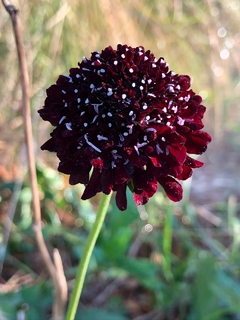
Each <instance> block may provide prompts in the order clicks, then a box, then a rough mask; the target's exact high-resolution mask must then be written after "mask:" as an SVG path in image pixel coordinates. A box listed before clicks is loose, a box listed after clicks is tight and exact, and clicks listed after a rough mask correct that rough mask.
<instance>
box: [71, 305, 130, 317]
mask: <svg viewBox="0 0 240 320" xmlns="http://www.w3.org/2000/svg"><path fill="white" fill-rule="evenodd" d="M80 319H81V320H129V318H126V317H125V316H123V315H120V314H115V313H112V312H109V311H107V310H103V309H98V308H89V309H85V310H81V311H78V312H77V316H76V320H80Z"/></svg>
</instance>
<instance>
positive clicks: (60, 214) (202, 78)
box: [0, 0, 240, 320]
mask: <svg viewBox="0 0 240 320" xmlns="http://www.w3.org/2000/svg"><path fill="white" fill-rule="evenodd" d="M13 4H14V5H15V6H16V7H17V8H19V9H20V17H21V21H22V25H23V34H24V45H25V50H26V54H27V60H28V67H29V75H30V83H31V108H32V121H33V129H34V132H33V133H34V140H35V152H36V159H37V173H38V183H39V191H40V196H41V203H42V220H43V233H44V237H45V241H46V243H47V246H48V247H49V248H50V250H52V248H54V247H57V248H58V249H59V250H60V254H61V256H62V260H63V264H64V268H65V273H66V277H67V280H68V287H69V290H71V288H72V286H73V279H74V275H75V272H76V266H77V263H78V261H79V259H80V258H81V254H82V250H83V247H84V243H85V241H86V237H87V234H88V231H89V230H90V229H91V226H92V223H93V221H94V219H95V213H96V210H97V204H98V201H99V197H98V196H97V197H96V198H94V199H92V200H91V201H84V202H83V201H80V197H81V193H82V190H83V188H82V186H80V185H79V186H75V187H70V186H69V184H68V177H67V176H64V175H61V174H59V173H58V172H57V170H56V169H57V165H58V161H57V159H56V156H55V154H50V153H47V152H42V151H40V149H39V148H40V145H41V144H43V142H45V141H46V139H48V136H49V133H50V131H51V130H52V128H51V127H50V125H49V124H48V123H45V122H43V121H42V120H41V119H40V118H39V116H38V113H37V110H38V109H40V108H41V107H42V105H43V101H44V99H45V90H46V88H47V87H49V86H50V85H51V84H53V83H54V82H55V81H56V79H57V77H58V75H59V74H68V70H69V69H70V68H71V67H75V66H77V63H78V61H81V59H82V57H83V56H86V57H89V56H90V53H91V52H92V51H95V50H99V51H101V50H102V49H103V48H105V47H106V46H109V45H111V46H112V47H113V48H116V45H117V44H118V43H123V44H125V43H126V44H128V45H131V46H133V47H134V46H138V45H143V46H144V47H145V48H146V49H150V50H151V51H152V52H153V53H154V54H155V56H156V57H161V56H163V57H164V58H165V60H166V61H167V62H168V63H169V65H170V69H171V70H174V72H176V73H179V74H188V75H190V76H191V79H192V88H193V90H194V91H195V92H196V93H197V94H200V95H201V96H202V97H203V99H204V100H203V104H204V105H205V106H206V107H207V112H206V116H205V121H204V123H205V130H206V131H208V132H210V133H211V135H212V136H213V142H212V143H211V144H210V145H209V148H208V151H207V152H206V154H205V155H204V156H201V157H200V159H201V160H202V161H204V162H205V166H204V167H203V168H201V169H198V170H195V172H194V175H193V178H192V179H191V180H189V181H187V182H186V183H185V184H184V194H185V197H184V199H183V200H182V201H181V202H179V203H176V204H172V203H170V202H169V201H167V200H166V199H165V197H164V195H163V194H162V193H161V192H158V193H157V194H156V195H155V196H154V197H153V198H151V199H150V201H149V203H148V204H147V205H146V206H143V207H139V208H136V207H135V205H134V203H133V202H132V200H131V195H130V194H129V206H128V209H127V210H126V211H125V212H120V211H119V210H118V209H117V208H116V206H115V204H114V201H112V204H111V207H110V210H109V213H108V216H107V219H106V222H105V226H104V228H103V230H102V232H101V235H100V237H99V240H98V242H97V246H96V249H95V251H94V255H93V258H92V260H91V264H90V268H89V272H88V276H87V279H86V284H85V287H84V291H83V296H82V298H81V302H80V308H79V312H78V316H77V319H81V320H128V319H134V320H177V319H178V320H183V319H184V320H185V319H187V320H200V319H201V320H215V319H216V320H219V319H220V320H221V319H234V320H239V319H240V253H239V249H240V212H239V200H240V169H239V164H240V149H239V148H240V123H239V121H240V102H239V98H240V77H239V73H240V29H239V21H240V1H239V0H228V1H225V0H203V1H199V0H186V1H184V0H169V1H166V0H162V1H159V0H132V1H127V0H114V1H111V0H98V1H96V0H89V1H84V0H68V1H67V0H62V1H59V0H53V1H50V0H48V1H36V0H32V1H28V0H19V1H17V0H15V1H14V2H13ZM0 200H1V203H0V223H1V227H0V228H1V229H0V230H1V233H0V272H1V276H0V319H1V320H2V319H29V320H38V319H39V320H42V319H50V313H51V305H52V284H51V281H50V280H49V279H48V276H47V272H46V270H45V268H44V266H43V263H42V260H41V257H40V255H39V253H38V251H37V248H36V241H35V238H34V232H33V228H32V226H33V220H32V212H31V206H30V202H31V191H30V186H29V179H28V170H27V163H26V149H25V144H24V133H23V126H22V116H21V89H20V79H19V71H18V62H17V54H16V48H15V42H14V38H13V34H12V26H11V21H10V18H9V16H8V14H7V13H6V11H5V10H4V8H3V6H2V7H0ZM21 316H24V317H25V318H21Z"/></svg>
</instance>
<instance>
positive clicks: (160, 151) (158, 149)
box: [156, 144, 163, 154]
mask: <svg viewBox="0 0 240 320" xmlns="http://www.w3.org/2000/svg"><path fill="white" fill-rule="evenodd" d="M156 151H157V154H159V153H163V150H162V149H161V148H160V146H159V144H156Z"/></svg>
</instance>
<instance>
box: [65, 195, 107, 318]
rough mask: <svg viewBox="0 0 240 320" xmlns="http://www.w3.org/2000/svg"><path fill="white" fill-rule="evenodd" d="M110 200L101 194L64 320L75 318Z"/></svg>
mask: <svg viewBox="0 0 240 320" xmlns="http://www.w3.org/2000/svg"><path fill="white" fill-rule="evenodd" d="M110 199H111V194H109V195H106V194H104V193H103V194H102V199H101V201H100V204H99V208H98V213H97V216H96V220H95V222H94V224H93V227H92V230H91V232H90V234H89V236H88V239H87V242H86V245H85V247H84V251H83V255H82V258H81V261H80V263H79V266H78V270H77V275H76V279H75V284H74V288H73V292H72V295H71V299H70V303H69V307H68V310H67V315H66V320H74V318H75V315H76V311H77V307H78V303H79V299H80V295H81V292H82V288H83V283H84V280H85V276H86V272H87V268H88V264H89V261H90V258H91V255H92V252H93V249H94V246H95V243H96V241H97V238H98V235H99V233H100V230H101V228H102V224H103V221H104V219H105V216H106V213H107V209H108V206H109V202H110Z"/></svg>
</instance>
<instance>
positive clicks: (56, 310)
mask: <svg viewBox="0 0 240 320" xmlns="http://www.w3.org/2000/svg"><path fill="white" fill-rule="evenodd" d="M2 3H3V5H4V7H5V9H6V10H7V12H8V13H9V15H10V17H11V20H12V25H13V31H14V36H15V41H16V47H17V53H18V61H19V69H20V76H21V87H22V110H23V120H24V131H25V139H26V146H27V157H28V165H29V173H30V180H31V189H32V204H33V212H34V222H35V226H34V231H35V235H36V241H37V244H38V248H39V251H40V253H41V255H42V258H43V261H44V263H45V265H46V267H47V270H48V272H49V274H50V277H51V278H52V281H53V285H54V289H55V301H54V306H53V319H54V320H61V319H63V318H64V311H65V305H66V300H67V282H66V279H65V275H64V271H63V267H62V261H61V257H60V255H59V253H58V252H55V253H54V262H53V261H52V259H51V257H50V254H49V252H48V250H47V247H46V244H45V242H44V239H43V235H42V228H41V209H40V199H39V193H38V187H37V175H36V167H35V156H34V151H33V136H32V122H31V112H30V101H29V77H28V67H27V60H26V56H25V52H24V48H23V41H22V32H21V26H20V19H19V16H18V10H17V9H16V8H15V7H14V6H13V5H11V4H10V2H9V1H8V0H2Z"/></svg>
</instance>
